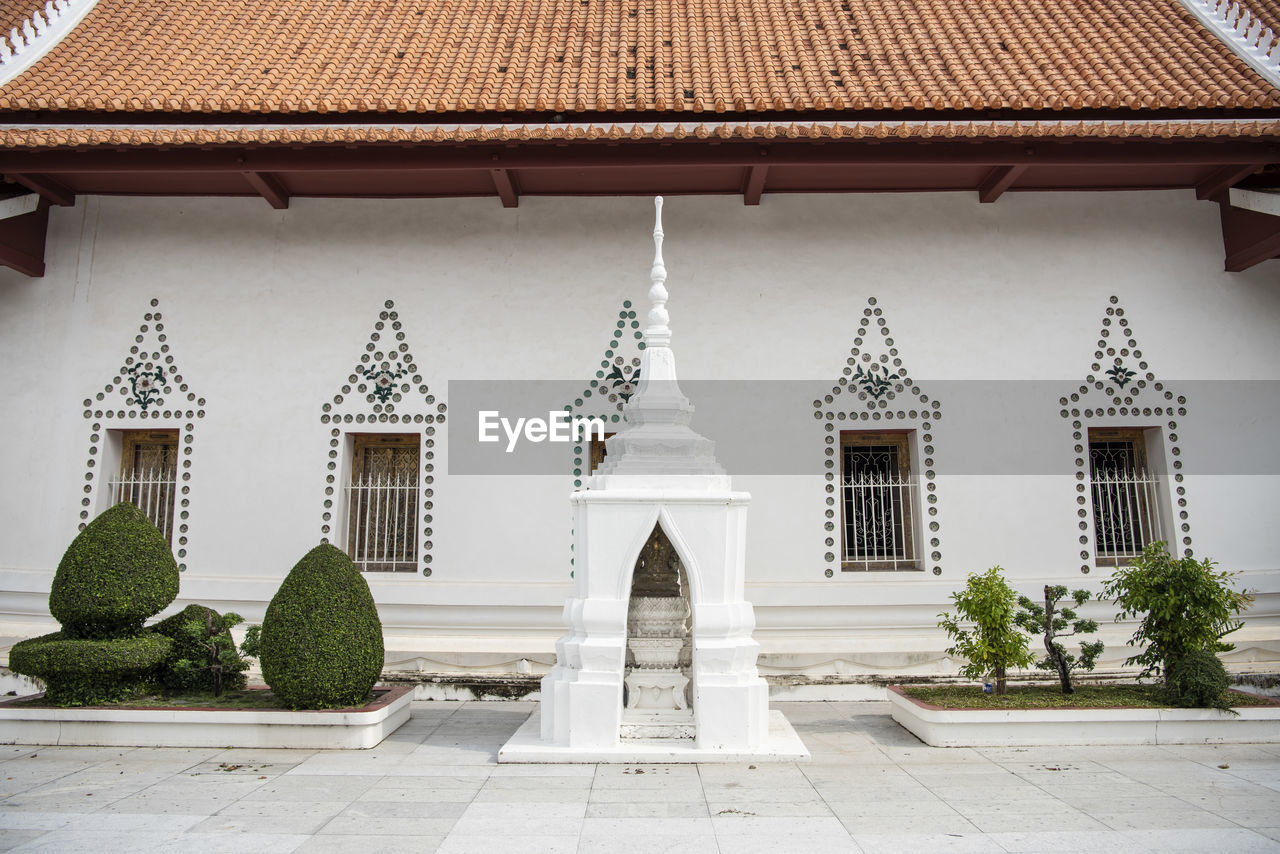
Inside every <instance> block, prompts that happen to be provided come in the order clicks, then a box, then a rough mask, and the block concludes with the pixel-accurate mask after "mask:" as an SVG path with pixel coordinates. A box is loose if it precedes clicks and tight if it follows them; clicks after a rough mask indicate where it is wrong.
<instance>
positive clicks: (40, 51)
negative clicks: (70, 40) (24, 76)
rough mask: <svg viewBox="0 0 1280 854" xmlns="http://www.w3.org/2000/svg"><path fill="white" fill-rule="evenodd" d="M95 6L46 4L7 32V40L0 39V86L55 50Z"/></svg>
mask: <svg viewBox="0 0 1280 854" xmlns="http://www.w3.org/2000/svg"><path fill="white" fill-rule="evenodd" d="M97 3H98V0H48V2H47V3H45V4H44V8H43V9H37V10H36V11H34V12H32V13H31V15H30V16H29V17H28V18H27V19H26V20H24V21H23V22H22V26H21V27H14V28H13V29H11V30H10V31H9V35H8V37H7V38H6V37H4V36H2V35H0V86H3V85H4V84H6V83H8V82H9V81H10V80H12V79H13V78H15V77H17V76H18V75H19V74H21V73H22V72H24V71H26V70H27V69H28V68H30V67H31V66H33V65H35V64H36V62H37V61H38V60H39V59H40V58H41V57H42V56H44V55H45V54H46V53H48V52H49V51H51V50H53V49H54V48H55V47H57V45H58V43H59V42H60V41H62V40H63V39H64V38H66V37H67V34H68V33H70V32H71V31H72V30H74V29H75V28H76V24H78V23H80V22H81V21H82V20H84V16H85V15H87V14H89V12H90V10H92V9H93V7H94V6H96V5H97Z"/></svg>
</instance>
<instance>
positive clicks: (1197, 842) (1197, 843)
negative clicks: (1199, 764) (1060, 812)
mask: <svg viewBox="0 0 1280 854" xmlns="http://www.w3.org/2000/svg"><path fill="white" fill-rule="evenodd" d="M1125 836H1127V837H1129V838H1130V839H1132V840H1133V841H1134V842H1136V843H1138V844H1139V845H1144V846H1146V847H1148V848H1150V849H1152V850H1154V851H1230V852H1232V854H1252V852H1277V851H1280V842H1277V841H1276V840H1274V839H1270V838H1268V837H1267V836H1264V835H1263V834H1260V833H1254V832H1253V831H1252V830H1245V829H1243V828H1234V829H1213V830H1203V829H1185V830H1162V829H1151V830H1130V831H1126V833H1125Z"/></svg>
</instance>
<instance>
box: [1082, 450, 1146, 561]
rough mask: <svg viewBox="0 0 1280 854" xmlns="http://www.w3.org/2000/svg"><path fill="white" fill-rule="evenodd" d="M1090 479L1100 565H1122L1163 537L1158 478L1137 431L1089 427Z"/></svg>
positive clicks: (1096, 550) (1097, 553)
mask: <svg viewBox="0 0 1280 854" xmlns="http://www.w3.org/2000/svg"><path fill="white" fill-rule="evenodd" d="M1089 477H1090V483H1091V487H1092V489H1091V493H1092V498H1093V532H1094V542H1095V545H1096V549H1095V553H1096V555H1097V564H1098V565H1099V566H1121V565H1123V564H1126V563H1129V562H1130V561H1131V560H1132V559H1133V558H1135V557H1137V556H1138V555H1140V554H1142V549H1143V548H1144V547H1146V546H1147V545H1149V544H1150V543H1153V542H1155V541H1156V540H1162V539H1164V536H1163V533H1162V531H1161V525H1160V511H1159V503H1158V502H1159V497H1158V496H1159V480H1158V478H1157V477H1156V476H1155V475H1153V474H1152V473H1151V471H1150V469H1149V468H1148V467H1147V464H1146V447H1145V442H1144V441H1143V436H1142V431H1140V430H1090V431H1089Z"/></svg>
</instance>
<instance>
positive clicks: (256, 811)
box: [217, 801, 351, 819]
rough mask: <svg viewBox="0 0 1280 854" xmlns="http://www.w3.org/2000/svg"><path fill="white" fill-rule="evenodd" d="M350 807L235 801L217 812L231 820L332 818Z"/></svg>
mask: <svg viewBox="0 0 1280 854" xmlns="http://www.w3.org/2000/svg"><path fill="white" fill-rule="evenodd" d="M349 806H351V803H350V802H349V801H236V802H235V803H232V804H227V805H226V806H224V807H223V808H222V809H220V810H218V813H217V814H218V815H219V816H228V817H232V818H236V817H245V818H250V817H252V818H275V817H281V818H284V817H290V818H323V819H330V818H333V817H334V816H335V815H337V814H338V813H340V812H342V811H343V810H345V809H346V808H347V807H349Z"/></svg>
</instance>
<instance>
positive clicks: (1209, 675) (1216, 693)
mask: <svg viewBox="0 0 1280 854" xmlns="http://www.w3.org/2000/svg"><path fill="white" fill-rule="evenodd" d="M1230 686H1231V679H1230V678H1229V677H1228V676H1227V668H1225V667H1223V666H1222V662H1221V661H1219V660H1218V656H1216V655H1214V654H1213V653H1212V652H1210V651H1209V650H1207V649H1198V650H1195V651H1194V652H1190V653H1188V654H1187V655H1185V656H1183V657H1182V658H1178V659H1174V660H1173V661H1172V662H1170V663H1169V679H1168V681H1167V682H1166V683H1165V691H1166V695H1167V698H1168V701H1169V702H1170V703H1172V704H1173V705H1175V706H1182V707H1184V708H1208V709H1219V710H1221V711H1224V712H1231V711H1232V709H1231V705H1230V703H1229V702H1228V697H1229V692H1228V689H1229V688H1230ZM1233 714H1239V713H1238V712H1233Z"/></svg>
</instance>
